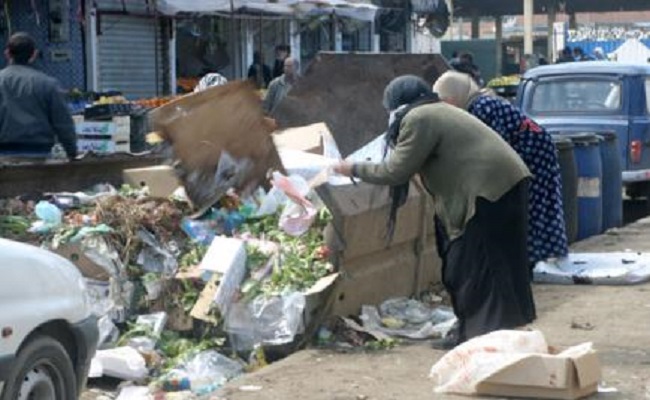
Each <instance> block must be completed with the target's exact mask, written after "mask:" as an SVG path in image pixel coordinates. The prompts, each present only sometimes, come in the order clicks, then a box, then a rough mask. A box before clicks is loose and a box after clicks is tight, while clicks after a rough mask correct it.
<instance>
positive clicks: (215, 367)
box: [165, 350, 244, 395]
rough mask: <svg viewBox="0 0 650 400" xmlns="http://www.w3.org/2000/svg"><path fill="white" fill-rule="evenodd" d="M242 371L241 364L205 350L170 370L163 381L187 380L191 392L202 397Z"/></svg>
mask: <svg viewBox="0 0 650 400" xmlns="http://www.w3.org/2000/svg"><path fill="white" fill-rule="evenodd" d="M243 371H244V367H243V365H242V363H240V362H238V361H235V360H232V359H230V358H228V357H226V356H224V355H222V354H219V353H218V352H216V351H214V350H207V351H202V352H200V353H198V354H196V355H195V356H193V357H191V358H190V359H189V360H188V361H186V362H184V363H183V364H181V365H180V366H178V367H177V368H175V369H173V370H171V371H170V372H169V373H168V374H167V376H166V377H165V379H188V380H189V381H190V387H191V389H192V392H194V393H196V394H201V395H203V394H209V393H212V392H214V391H215V390H217V389H219V388H220V387H221V386H223V385H224V384H225V383H226V382H228V381H229V380H231V379H233V378H235V377H237V376H238V375H241V374H242V373H243Z"/></svg>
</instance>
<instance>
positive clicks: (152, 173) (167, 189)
mask: <svg viewBox="0 0 650 400" xmlns="http://www.w3.org/2000/svg"><path fill="white" fill-rule="evenodd" d="M122 177H123V178H124V183H126V184H127V185H130V186H132V187H135V188H140V187H142V186H147V187H148V188H149V195H151V196H152V197H169V196H171V195H172V194H173V193H174V191H176V189H178V188H179V187H180V186H181V183H180V182H179V180H178V178H177V177H176V173H175V172H174V169H173V168H172V167H170V166H168V165H157V166H153V167H146V168H132V169H125V170H124V172H123V173H122Z"/></svg>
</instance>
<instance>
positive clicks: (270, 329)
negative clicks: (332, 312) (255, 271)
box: [225, 292, 306, 351]
mask: <svg viewBox="0 0 650 400" xmlns="http://www.w3.org/2000/svg"><path fill="white" fill-rule="evenodd" d="M305 306H306V298H305V295H304V294H302V293H298V292H294V293H289V294H286V295H282V296H273V297H266V298H265V297H264V296H259V297H257V298H255V299H254V300H253V301H251V302H250V303H246V302H238V303H234V304H233V305H232V306H231V308H230V311H229V312H228V315H227V316H226V320H225V330H226V332H228V333H229V334H230V338H231V340H232V341H233V343H234V347H235V348H236V349H237V350H238V351H247V350H252V349H253V348H254V347H255V345H257V344H264V345H281V344H286V343H291V342H292V341H293V340H294V338H295V337H296V335H298V334H300V333H302V332H303V331H304V320H303V312H304V310H305Z"/></svg>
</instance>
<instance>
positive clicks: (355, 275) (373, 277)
mask: <svg viewBox="0 0 650 400" xmlns="http://www.w3.org/2000/svg"><path fill="white" fill-rule="evenodd" d="M434 243H435V241H434V240H433V238H432V237H429V238H428V239H427V241H426V242H425V246H426V247H425V248H424V249H423V251H422V252H421V253H418V251H417V246H418V243H416V242H415V241H409V242H406V243H402V244H400V245H395V246H391V247H389V248H387V249H384V250H381V251H377V252H375V253H372V254H367V255H365V256H362V257H358V258H356V259H351V260H346V261H344V262H343V263H341V264H340V265H339V267H340V272H341V278H340V282H339V285H338V286H337V288H336V293H335V296H336V298H335V299H334V304H333V307H332V314H333V315H340V316H348V315H358V314H359V312H360V311H361V306H363V305H377V304H380V303H382V302H384V301H385V300H387V299H390V298H394V297H402V296H406V297H409V296H412V295H416V294H418V292H421V291H424V290H425V289H427V287H428V286H429V285H430V284H432V283H435V282H439V281H440V277H441V265H442V263H441V262H440V259H439V258H438V256H437V254H436V249H435V246H434Z"/></svg>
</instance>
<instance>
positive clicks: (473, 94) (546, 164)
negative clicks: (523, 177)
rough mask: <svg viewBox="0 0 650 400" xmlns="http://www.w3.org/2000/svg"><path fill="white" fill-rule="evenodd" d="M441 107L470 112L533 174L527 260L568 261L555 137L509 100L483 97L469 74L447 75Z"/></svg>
mask: <svg viewBox="0 0 650 400" xmlns="http://www.w3.org/2000/svg"><path fill="white" fill-rule="evenodd" d="M433 91H434V92H436V93H437V94H438V96H440V99H441V100H442V101H445V102H447V103H449V104H452V105H454V106H456V107H459V108H462V109H463V110H467V111H468V112H469V113H470V114H472V115H473V116H475V117H477V118H478V119H480V120H481V121H482V122H483V123H485V124H486V125H487V126H489V127H490V128H492V129H493V130H494V131H495V132H496V133H498V134H499V135H500V136H501V137H502V138H503V139H504V140H505V141H506V142H507V143H508V144H509V145H510V146H511V147H512V148H513V149H514V150H515V151H516V152H517V154H519V156H520V157H521V159H522V160H523V161H524V163H526V166H527V167H528V169H529V170H530V172H531V173H532V175H533V177H532V179H531V183H530V188H529V204H528V260H529V265H530V268H531V269H532V268H534V266H535V265H536V264H537V263H538V262H540V261H546V260H548V259H556V258H564V257H566V256H567V255H568V253H569V246H568V241H567V236H566V228H565V223H564V211H563V207H562V182H561V178H560V166H559V163H558V159H557V153H556V152H557V150H556V148H555V144H554V143H553V139H552V137H551V135H550V134H549V133H548V132H546V130H544V129H543V128H542V127H540V126H539V125H537V124H536V123H535V122H534V121H533V120H532V119H530V118H528V117H526V116H525V115H524V114H523V113H522V112H521V110H519V109H518V108H517V107H515V106H514V105H512V104H511V103H509V102H508V101H506V100H503V99H500V98H498V97H496V96H491V95H487V94H483V93H482V92H481V90H480V88H479V87H478V86H477V85H475V84H474V82H473V81H472V79H471V78H470V77H468V76H467V75H465V74H461V73H458V72H454V71H448V72H445V73H444V74H442V76H440V78H438V80H437V81H436V83H435V84H434V86H433Z"/></svg>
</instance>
